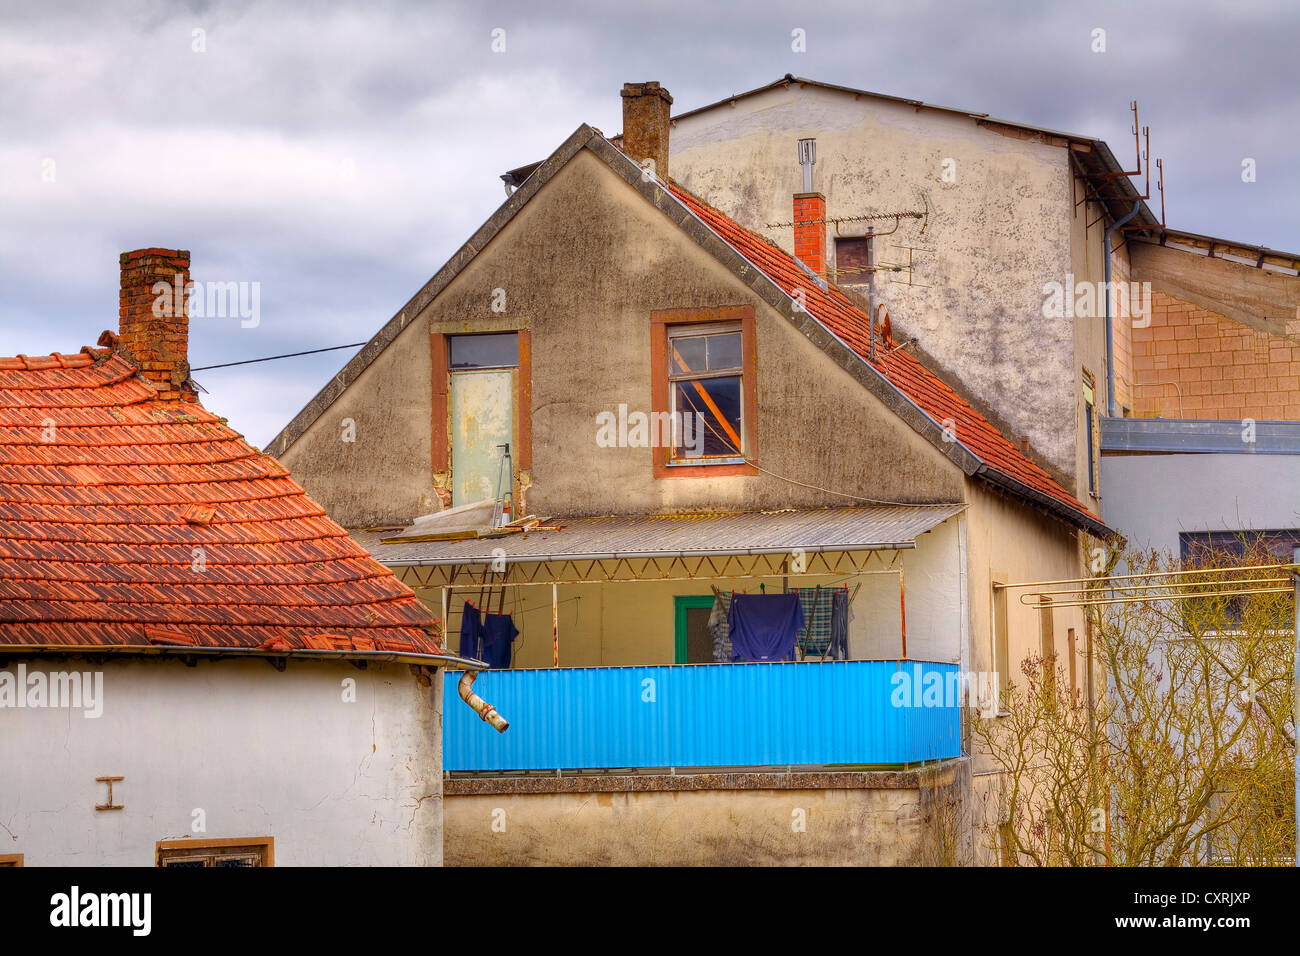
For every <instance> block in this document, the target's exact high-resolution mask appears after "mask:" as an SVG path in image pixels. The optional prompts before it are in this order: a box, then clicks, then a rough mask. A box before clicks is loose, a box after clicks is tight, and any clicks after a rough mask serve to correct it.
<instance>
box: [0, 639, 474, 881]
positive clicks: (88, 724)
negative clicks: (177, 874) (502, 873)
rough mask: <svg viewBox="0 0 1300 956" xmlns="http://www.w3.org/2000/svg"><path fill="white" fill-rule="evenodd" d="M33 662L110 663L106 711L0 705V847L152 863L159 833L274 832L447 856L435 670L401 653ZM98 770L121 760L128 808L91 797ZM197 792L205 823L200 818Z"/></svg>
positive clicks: (301, 851)
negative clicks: (423, 676)
mask: <svg viewBox="0 0 1300 956" xmlns="http://www.w3.org/2000/svg"><path fill="white" fill-rule="evenodd" d="M23 663H25V664H26V666H27V669H28V671H29V672H30V671H33V670H38V669H39V670H42V671H45V672H49V671H70V670H79V671H86V670H100V671H102V673H103V697H104V703H103V713H102V716H100V717H98V718H87V717H84V716H83V715H82V712H81V711H78V710H68V709H53V708H46V709H29V708H23V709H13V708H7V707H4V708H0V854H3V853H22V854H24V857H25V859H24V864H25V865H26V866H59V865H63V866H66V865H77V866H85V865H120V866H153V865H154V849H155V844H156V843H157V841H159V840H175V839H181V838H185V837H187V836H189V837H194V838H209V839H216V838H223V837H260V836H272V837H274V838H275V864H276V865H277V866H333V865H348V866H380V865H417V866H439V865H441V863H442V740H441V734H442V719H441V717H442V715H441V709H440V708H441V702H440V700H435V696H434V690H433V688H437V687H439V686H440V685H441V680H440V678H436V679H435V680H434V681H433V688H430V687H422V686H420V684H418V683H417V681H416V679H415V677H414V675H413V674H412V672H411V670H410V668H409V667H407V666H406V665H396V664H388V665H375V664H371V665H370V666H369V667H368V668H367V669H366V670H364V671H363V670H358V669H357V668H355V667H353V666H352V665H350V664H347V663H345V662H337V661H335V662H315V661H289V663H288V666H287V668H286V670H285V671H283V672H279V671H276V670H275V669H274V668H272V667H271V666H270V664H268V663H267V662H265V661H260V660H252V659H247V658H245V659H228V660H202V659H201V660H199V662H198V663H197V665H196V666H194V667H186V666H185V664H184V663H183V662H181V661H179V660H177V659H174V658H173V659H166V660H163V659H139V658H121V659H110V660H109V661H108V662H106V663H102V664H99V665H95V664H92V663H90V662H88V661H87V660H85V659H84V658H62V657H61V658H55V657H32V658H27V659H25V660H24V661H23ZM4 665H5V666H4V667H3V668H0V670H7V671H8V672H10V673H11V674H12V673H16V670H17V665H18V660H17V659H15V658H9V659H7V660H6V661H4ZM347 678H351V679H353V680H355V681H356V688H355V689H356V702H355V703H345V702H344V701H343V681H344V680H345V679H347ZM458 705H459V704H458ZM101 776H122V777H124V778H125V779H124V780H123V781H122V782H120V783H117V784H114V787H113V797H114V801H115V802H117V803H121V804H122V805H123V806H124V807H125V809H123V810H115V811H96V810H95V805H96V804H98V803H103V802H104V799H105V797H106V795H107V789H106V787H105V785H104V784H101V783H96V782H95V778H96V777H101ZM198 808H202V809H203V810H204V811H205V813H206V823H207V831H206V832H205V833H194V832H192V830H191V822H192V814H193V811H194V810H195V809H198Z"/></svg>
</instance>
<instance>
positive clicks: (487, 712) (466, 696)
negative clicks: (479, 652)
mask: <svg viewBox="0 0 1300 956" xmlns="http://www.w3.org/2000/svg"><path fill="white" fill-rule="evenodd" d="M477 677H478V671H466V672H465V673H464V674H463V675H461V678H460V683H459V684H457V685H456V689H457V690H458V691H459V692H460V699H461V700H463V701H464V702H465V703H467V704H469V705H470V706H471V707H473V708H474V712H475V713H476V714H478V715H479V716H480V717H482V718H483V719H484V720H486V721H487V722H488V723H489V724H491V725H492V726H493V727H495V728H496V729H497V731H498V732H499V733H503V734H504V733H505V732H506V730H508V729H509V727H510V722H509V721H508V720H506V719H505V718H504V717H502V716H501V715H500V714H498V713H497V709H496V708H495V707H493V706H492V705H491V704H489V703H488V702H487V701H485V700H484V699H483V698H482V697H480V696H479V695H478V694H476V693H474V691H472V690H471V689H470V688H471V687H473V686H474V681H475V679H476V678H477Z"/></svg>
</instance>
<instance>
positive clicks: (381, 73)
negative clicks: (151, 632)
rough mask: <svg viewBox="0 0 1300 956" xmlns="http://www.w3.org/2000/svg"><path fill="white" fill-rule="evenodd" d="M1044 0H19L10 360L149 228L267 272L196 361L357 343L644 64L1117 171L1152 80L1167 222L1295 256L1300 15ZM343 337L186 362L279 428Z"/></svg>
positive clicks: (265, 431)
mask: <svg viewBox="0 0 1300 956" xmlns="http://www.w3.org/2000/svg"><path fill="white" fill-rule="evenodd" d="M1046 7H1047V5H1045V4H1042V3H1038V2H1034V3H1023V4H1014V3H1006V4H991V3H973V2H957V3H943V4H940V3H925V2H917V0H906V2H901V3H877V2H871V3H867V2H863V0H850V2H843V3H815V2H808V3H805V2H772V0H750V2H745V3H734V4H713V3H709V4H705V3H699V2H691V3H680V4H677V3H672V4H669V3H664V4H657V3H654V2H639V3H613V2H609V0H593V2H585V3H584V2H573V3H545V2H543V3H538V2H535V0H534V2H529V3H498V4H492V3H474V4H465V5H463V6H460V5H451V4H439V3H430V2H409V3H358V4H356V5H344V4H271V3H248V2H235V0H231V2H225V0H217V2H190V3H177V2H166V3H163V2H126V3H111V2H107V0H92V2H86V3H55V2H48V3H47V2H40V3H33V2H26V0H25V2H13V0H0V11H2V12H0V355H14V354H17V353H19V352H23V353H27V354H41V353H47V352H51V351H62V352H75V351H77V350H78V349H79V348H80V347H81V346H82V345H89V344H93V343H94V341H95V339H96V338H97V337H98V335H99V333H100V331H102V330H103V329H106V328H112V329H116V327H117V282H118V275H117V273H118V264H117V257H118V254H119V253H120V252H122V251H125V250H129V249H136V248H140V247H147V246H164V247H171V248H183V249H189V250H190V252H191V256H192V277H193V278H194V279H196V280H204V281H236V282H257V283H259V289H260V323H259V324H258V325H257V326H256V327H255V328H245V327H242V326H241V322H240V320H239V319H238V318H237V317H235V318H202V319H197V318H196V319H194V320H192V322H191V328H190V363H191V365H193V366H202V365H211V364H216V363H219V362H230V361H236V360H239V359H246V358H257V357H261V356H265V355H274V354H277V353H281V352H291V351H299V350H303V349H310V348H321V347H324V346H330V345H341V344H344V343H348V342H360V341H363V340H365V339H367V338H369V337H370V336H371V335H372V334H373V333H374V332H375V331H376V330H377V329H378V328H379V327H380V326H381V325H383V323H384V322H385V321H387V320H388V319H389V318H390V317H391V316H392V315H393V314H394V312H395V311H396V310H397V309H398V308H400V307H401V306H402V305H403V304H404V303H405V302H406V300H407V299H409V298H410V296H411V295H413V294H414V293H415V291H416V290H418V289H419V287H420V286H421V285H422V284H423V283H424V282H425V281H426V280H427V279H428V278H429V277H430V276H431V275H432V274H433V273H434V272H436V271H437V269H438V268H439V267H440V266H441V265H442V264H443V263H444V262H445V261H446V260H447V259H448V258H449V257H450V256H451V254H452V253H453V252H455V250H456V249H457V248H458V247H459V246H460V245H461V244H462V243H463V242H464V241H465V240H466V239H467V238H468V237H469V236H470V234H471V233H472V232H473V231H474V230H475V229H476V228H477V227H478V226H479V225H480V224H481V223H482V222H483V220H485V219H486V218H487V217H488V216H489V215H491V213H492V212H493V210H495V209H496V207H497V206H498V205H500V203H501V202H502V201H503V200H504V198H505V197H504V192H503V189H502V184H501V181H500V180H499V179H498V176H499V174H500V173H501V172H503V171H505V170H506V169H510V168H513V167H515V166H519V165H522V164H524V163H526V162H531V161H534V160H539V159H542V158H544V157H545V156H546V155H547V154H548V153H549V152H550V151H551V150H553V149H554V148H555V147H556V146H557V145H559V143H560V142H561V141H562V140H563V139H564V138H565V137H566V136H567V135H568V134H569V133H571V132H572V131H573V130H574V128H576V127H577V126H578V124H580V123H583V122H586V123H590V124H592V125H593V126H596V127H599V128H600V129H603V130H604V131H606V132H607V133H613V132H616V131H618V130H619V129H620V128H621V125H622V123H621V103H620V99H619V95H618V93H619V89H620V87H621V85H622V84H623V83H624V82H627V81H641V80H651V79H654V80H659V81H660V82H662V83H663V84H664V86H665V87H667V88H668V89H669V90H671V91H672V94H673V97H674V99H675V105H674V110H675V111H679V112H680V111H685V110H688V109H692V108H694V107H696V106H701V105H704V104H706V103H711V102H713V101H715V100H718V99H721V98H723V97H725V96H727V95H729V94H731V93H734V92H740V91H743V90H748V89H752V88H754V87H756V86H761V85H764V84H767V83H770V82H772V81H773V80H775V79H777V78H779V77H781V76H782V75H784V74H785V73H787V72H789V73H794V74H796V75H800V76H807V77H811V78H815V79H819V80H823V81H826V82H831V83H839V84H843V85H846V86H854V87H861V88H864V89H869V90H873V91H877V92H882V93H889V94H894V95H897V96H904V97H910V98H915V99H922V100H926V101H929V102H933V103H938V104H942V105H945V106H956V107H961V108H965V109H969V110H971V111H978V112H986V113H990V114H992V115H993V116H995V117H998V118H1004V119H1012V120H1018V121H1021V122H1026V123H1031V124H1035V125H1041V126H1047V127H1052V128H1055V129H1061V130H1067V131H1070V132H1077V133H1082V134H1087V135H1090V136H1096V137H1100V138H1102V139H1105V140H1107V141H1108V142H1109V144H1110V146H1111V148H1112V150H1113V151H1114V152H1115V154H1116V156H1117V157H1118V158H1119V159H1120V160H1121V162H1131V161H1132V158H1133V157H1132V151H1133V149H1132V139H1131V136H1130V135H1129V132H1128V131H1129V122H1130V115H1129V113H1128V104H1129V101H1130V100H1131V99H1133V98H1137V99H1138V100H1139V102H1140V108H1141V119H1142V122H1143V123H1144V124H1149V125H1150V126H1151V132H1152V152H1153V155H1159V156H1163V157H1164V158H1165V171H1166V175H1165V185H1166V194H1167V209H1168V219H1169V224H1170V226H1172V227H1174V228H1178V229H1185V230H1189V231H1193V232H1201V233H1206V234H1209V235H1214V236H1219V237H1223V238H1228V239H1234V240H1237V241H1241V242H1247V243H1252V244H1262V245H1266V246H1270V247H1273V248H1277V249H1283V250H1289V251H1297V250H1300V234H1298V233H1300V228H1297V222H1300V189H1297V182H1296V173H1297V163H1296V160H1295V157H1296V155H1297V147H1300V109H1298V108H1297V96H1298V95H1300V83H1298V82H1297V80H1298V79H1300V76H1298V74H1300V69H1298V67H1297V64H1298V63H1300V56H1298V55H1297V50H1298V49H1300V5H1298V4H1296V3H1294V2H1291V3H1284V2H1268V0H1250V2H1241V0H1228V2H1220V3H1206V4H1200V5H1199V6H1197V7H1195V8H1194V7H1193V5H1192V4H1188V3H1170V4H1157V3H1144V4H1141V5H1135V4H1131V3H1116V4H1086V3H1072V4H1068V5H1060V6H1059V7H1058V8H1055V9H1052V10H1048V9H1046ZM1096 28H1102V29H1104V30H1105V31H1106V51H1105V52H1104V53H1094V52H1093V51H1092V46H1093V30H1094V29H1096ZM497 29H500V30H504V41H505V50H504V51H503V52H494V51H493V49H492V46H493V31H494V30H497ZM795 29H802V30H804V31H805V35H806V44H807V49H806V52H803V53H796V52H793V51H792V49H791V46H792V44H791V31H793V30H795ZM196 31H202V32H201V33H196ZM498 45H499V44H498ZM196 48H201V49H196ZM1246 157H1250V158H1253V159H1254V160H1255V162H1256V170H1257V178H1256V181H1255V182H1253V183H1244V182H1243V181H1242V175H1241V172H1242V160H1243V159H1244V158H1246ZM51 180H52V181H51ZM706 198H707V197H706ZM1155 210H1156V213H1157V215H1158V214H1159V208H1158V204H1157V205H1156V206H1155ZM351 355H352V352H350V351H349V352H332V353H327V354H326V355H323V356H312V357H306V358H296V359H287V360H283V361H277V362H268V363H262V364H258V365H250V366H243V367H239V368H232V369H220V370H213V371H208V372H198V373H195V376H194V377H195V378H196V379H197V380H198V381H199V382H200V384H202V385H203V386H204V388H206V389H207V390H208V392H209V394H207V395H205V396H204V397H203V401H204V403H205V405H206V406H207V407H208V408H210V409H212V410H213V411H215V412H217V413H218V414H221V415H225V416H227V417H228V418H229V419H230V421H231V424H232V425H233V426H234V427H236V428H238V429H239V430H241V431H243V432H244V433H245V434H246V435H247V437H248V438H249V440H250V441H251V442H253V443H254V444H256V445H259V446H261V445H265V444H266V443H267V442H269V440H270V439H271V438H272V437H273V436H274V435H275V434H276V432H278V431H279V430H280V428H281V427H283V425H284V424H286V423H287V422H288V420H289V419H290V418H291V417H292V416H293V415H294V414H295V413H296V412H297V411H298V410H299V409H300V408H301V407H302V406H303V405H304V404H305V403H306V402H307V401H308V400H309V399H310V398H311V397H312V395H314V394H315V393H316V391H317V390H319V388H320V387H321V386H322V385H323V384H324V383H325V382H326V381H327V380H328V379H329V377H330V376H331V375H332V374H334V372H336V371H337V370H338V369H339V368H341V367H342V366H343V364H345V363H346V361H347V360H348V358H350V357H351Z"/></svg>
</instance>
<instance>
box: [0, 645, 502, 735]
mask: <svg viewBox="0 0 1300 956" xmlns="http://www.w3.org/2000/svg"><path fill="white" fill-rule="evenodd" d="M37 654H99V655H113V656H119V657H123V656H128V655H135V656H139V657H182V658H183V657H260V658H263V659H267V660H283V659H284V658H287V657H292V658H295V659H297V660H317V661H340V660H346V661H356V660H361V661H375V662H377V663H384V664H411V665H414V666H425V667H446V666H448V665H455V666H456V667H460V668H464V670H465V674H464V676H463V677H461V679H460V684H459V690H460V697H461V700H463V701H465V703H467V704H469V706H470V707H472V708H474V711H475V712H476V713H477V714H478V715H479V716H480V717H482V718H483V719H484V720H486V721H487V722H488V723H490V724H491V725H492V726H493V727H495V728H496V729H497V730H498V731H499V732H501V733H505V732H506V729H507V728H508V727H509V726H510V724H509V723H508V722H507V721H506V719H505V718H504V717H502V716H501V715H500V714H499V713H497V710H496V708H495V707H493V706H492V705H491V704H489V703H488V702H487V701H485V700H484V699H483V698H482V697H479V696H478V694H475V693H472V692H470V687H472V686H473V684H474V679H475V678H476V677H478V674H479V672H480V671H483V670H486V669H487V665H486V664H484V663H483V662H482V661H476V660H472V659H470V658H467V657H457V656H456V655H454V654H402V653H396V652H393V651H318V650H314V649H309V648H303V649H295V650H287V651H264V650H262V649H261V648H256V647H250V648H237V647H193V646H190V645H184V646H177V645H172V644H165V645H158V644H0V657H5V656H9V655H13V656H15V657H19V656H26V655H37Z"/></svg>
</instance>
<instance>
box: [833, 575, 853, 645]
mask: <svg viewBox="0 0 1300 956" xmlns="http://www.w3.org/2000/svg"><path fill="white" fill-rule="evenodd" d="M852 616H853V611H852V610H850V608H849V592H848V590H847V589H845V588H840V589H839V590H837V591H836V592H835V595H834V599H833V601H832V605H831V653H830V656H831V657H832V658H834V659H835V660H837V661H847V660H848V659H849V619H850V618H851V617H852Z"/></svg>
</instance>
